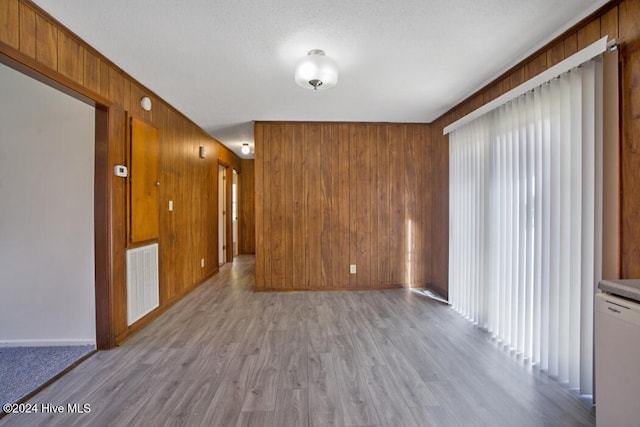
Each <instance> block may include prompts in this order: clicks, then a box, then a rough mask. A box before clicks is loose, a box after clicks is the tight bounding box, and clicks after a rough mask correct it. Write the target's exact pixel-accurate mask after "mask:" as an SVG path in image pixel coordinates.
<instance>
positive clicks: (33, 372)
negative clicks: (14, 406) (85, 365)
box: [0, 345, 95, 403]
mask: <svg viewBox="0 0 640 427" xmlns="http://www.w3.org/2000/svg"><path fill="white" fill-rule="evenodd" d="M93 350H95V346H94V345H82V346H60V347H0V403H15V402H18V401H19V400H20V399H22V398H23V397H25V396H27V395H28V394H30V393H32V392H33V391H34V390H36V389H37V388H38V387H40V386H42V385H43V384H45V383H46V382H47V381H49V380H50V379H51V378H53V377H55V376H56V375H58V374H59V373H61V372H62V371H64V370H65V369H67V368H68V367H69V366H71V365H73V364H74V363H75V362H77V361H78V360H80V359H81V358H82V357H83V356H85V355H87V354H88V353H90V352H92V351H93Z"/></svg>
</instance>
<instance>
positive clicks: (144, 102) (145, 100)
mask: <svg viewBox="0 0 640 427" xmlns="http://www.w3.org/2000/svg"><path fill="white" fill-rule="evenodd" d="M140 106H141V107H142V109H143V110H144V111H151V98H149V97H148V96H143V97H142V98H140Z"/></svg>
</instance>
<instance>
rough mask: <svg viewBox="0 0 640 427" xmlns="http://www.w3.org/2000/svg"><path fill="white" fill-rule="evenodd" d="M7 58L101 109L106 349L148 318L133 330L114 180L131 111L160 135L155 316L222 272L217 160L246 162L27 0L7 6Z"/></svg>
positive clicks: (120, 191) (120, 192) (5, 2)
mask: <svg viewBox="0 0 640 427" xmlns="http://www.w3.org/2000/svg"><path fill="white" fill-rule="evenodd" d="M0 60H2V61H3V62H5V63H8V64H9V65H11V66H14V67H16V68H18V69H20V70H21V71H23V72H25V73H27V74H29V75H31V76H33V77H35V78H37V79H39V80H43V81H45V82H47V83H48V84H51V85H53V86H55V87H57V88H59V89H62V90H64V91H65V92H67V93H70V94H71V95H73V96H76V97H78V98H80V99H83V100H85V101H87V102H91V103H94V104H95V105H96V106H98V107H99V110H98V111H99V114H98V115H97V116H98V118H99V120H97V121H96V123H97V124H98V126H101V127H104V129H103V130H100V129H98V128H97V129H96V132H97V135H96V140H97V146H96V147H97V148H96V162H97V163H96V164H97V167H96V195H95V196H96V221H97V223H96V232H97V233H96V241H97V243H98V244H99V246H97V257H96V259H97V261H98V262H97V268H98V269H99V271H97V272H96V276H97V283H100V284H102V283H106V286H108V289H100V290H98V292H97V294H98V300H97V306H98V310H99V313H98V318H100V319H101V320H100V322H99V323H100V324H102V323H105V322H106V323H108V325H107V326H108V327H107V329H108V331H107V332H105V334H104V336H102V335H101V334H100V333H99V335H100V336H98V346H99V348H108V347H110V346H112V345H114V344H115V342H116V341H119V340H122V339H124V338H125V337H126V336H127V335H128V334H130V333H131V332H132V331H133V330H135V329H136V328H138V327H140V326H141V325H142V324H144V323H145V322H146V321H148V320H149V317H147V318H145V319H143V320H141V321H140V322H138V323H137V324H134V325H133V326H132V327H128V326H127V319H126V312H127V310H126V274H125V247H126V246H125V245H126V234H125V233H126V218H125V200H126V198H125V194H126V188H125V181H124V180H123V179H122V178H116V177H114V176H113V165H115V164H126V160H125V159H126V156H125V147H126V129H127V127H126V120H125V117H126V116H127V114H128V115H130V116H133V117H138V118H140V119H142V120H144V121H145V122H148V123H150V124H151V125H152V126H154V127H156V128H157V129H158V134H159V139H160V238H159V246H160V303H161V308H160V309H159V310H157V311H156V313H155V314H157V313H158V312H160V311H162V310H163V309H166V307H168V306H169V305H170V304H172V303H173V302H175V301H177V300H178V299H179V298H181V297H182V296H183V295H185V294H186V293H187V292H189V291H190V290H191V289H193V288H194V287H195V286H197V285H198V284H199V283H201V282H202V281H204V280H205V279H206V278H207V277H209V276H211V275H212V274H213V273H215V272H216V271H217V265H218V261H217V260H218V245H217V238H218V237H217V236H218V230H217V227H218V221H217V215H218V214H217V212H218V210H217V203H218V202H217V191H218V181H217V167H218V161H219V160H220V161H222V162H224V163H225V164H227V165H230V166H232V167H233V168H235V169H236V170H238V171H240V172H241V164H240V159H239V158H238V157H237V156H235V155H234V154H233V153H232V152H231V151H229V150H228V149H227V148H226V147H224V146H222V145H221V144H220V143H219V142H218V141H216V140H215V139H213V138H212V137H211V136H209V135H208V134H207V133H205V132H204V131H203V130H202V129H200V128H199V127H198V126H196V125H195V124H194V123H193V122H191V121H190V120H188V119H187V118H186V117H185V116H183V115H182V114H181V113H180V112H178V111H176V110H175V109H174V108H173V107H171V106H170V105H169V104H167V103H166V102H164V101H163V100H162V99H161V98H159V97H158V96H157V95H155V94H154V93H152V92H151V91H149V90H148V89H147V88H145V87H144V86H142V85H141V84H139V83H138V82H137V81H136V80H135V79H133V78H132V77H131V76H129V75H127V74H126V73H125V72H124V71H123V70H121V69H119V68H118V67H117V66H115V65H114V64H113V63H112V62H111V61H109V60H108V59H107V58H105V57H104V56H103V55H101V54H100V53H99V52H97V51H96V50H95V49H93V48H92V47H91V46H89V45H88V44H86V43H85V42H84V41H82V40H81V39H80V38H78V37H77V36H75V35H74V34H73V33H72V32H70V31H69V30H68V29H66V28H65V27H64V26H63V25H61V24H60V23H58V22H57V21H56V20H55V19H53V18H52V17H51V16H49V15H48V14H47V13H46V12H45V11H43V10H41V9H40V8H39V7H38V6H36V5H35V4H33V3H32V2H30V1H27V0H0ZM142 96H149V97H150V98H151V100H152V103H153V108H152V110H151V111H149V112H147V111H144V110H143V109H142V108H141V106H140V102H139V100H140V98H141V97H142ZM104 111H107V113H104ZM105 117H106V119H105ZM200 146H204V147H205V148H206V150H207V157H206V158H205V159H200V158H199V156H198V152H199V147H200ZM169 200H173V202H174V211H173V212H169V210H168V203H169ZM103 229H104V230H105V231H104V232H102V230H103ZM105 251H106V252H105ZM202 258H204V259H205V267H204V268H202V267H201V266H200V260H201V259H202ZM105 312H106V313H105ZM150 317H153V315H151V316H150Z"/></svg>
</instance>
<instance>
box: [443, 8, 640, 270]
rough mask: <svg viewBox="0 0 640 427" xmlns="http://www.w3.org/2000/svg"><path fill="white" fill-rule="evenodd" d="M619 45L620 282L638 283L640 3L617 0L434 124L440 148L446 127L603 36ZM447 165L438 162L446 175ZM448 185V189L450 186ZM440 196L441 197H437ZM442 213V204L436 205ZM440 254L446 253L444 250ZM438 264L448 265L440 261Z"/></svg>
mask: <svg viewBox="0 0 640 427" xmlns="http://www.w3.org/2000/svg"><path fill="white" fill-rule="evenodd" d="M605 35H608V36H609V39H617V40H618V42H619V43H620V58H621V63H620V69H621V104H622V105H621V114H620V116H621V123H620V128H621V141H620V158H621V190H622V191H621V218H620V224H621V227H620V229H621V232H620V234H621V249H620V253H621V268H620V277H621V278H633V279H637V278H640V221H639V220H638V219H639V218H640V191H638V189H640V2H639V1H637V0H624V1H613V2H611V3H609V4H608V5H606V6H605V7H603V8H602V9H600V10H599V11H598V12H596V13H594V14H593V15H592V16H591V17H589V18H587V19H585V20H584V21H583V22H581V23H579V24H578V25H576V26H575V27H574V28H572V29H570V30H569V31H567V32H566V33H564V34H563V35H561V36H560V37H558V38H557V39H556V40H554V41H553V42H551V43H550V44H548V45H547V46H545V47H544V48H542V49H541V50H540V51H538V52H536V53H535V54H533V55H532V56H530V57H529V58H527V59H526V60H524V61H523V62H521V63H520V64H518V65H516V66H515V67H513V68H512V69H511V70H509V71H508V72H507V73H505V74H503V75H502V76H501V77H500V78H498V79H496V80H495V81H494V82H492V83H491V84H489V85H488V86H486V87H485V88H483V89H481V90H480V91H478V92H477V93H475V94H474V95H472V96H471V97H469V98H468V99H467V100H465V101H464V102H462V103H461V104H459V105H458V106H456V107H455V108H453V109H452V110H451V111H449V112H447V113H446V114H445V115H443V116H442V117H440V118H439V119H438V120H436V121H435V122H434V123H433V124H434V126H433V131H434V134H433V138H434V142H435V144H436V145H439V144H446V143H447V141H448V137H446V136H443V135H442V131H443V129H444V127H445V126H447V125H449V124H451V123H453V122H455V121H456V120H458V119H459V118H461V117H463V116H465V115H466V114H468V113H470V112H471V111H473V110H475V109H477V108H479V107H480V106H482V105H484V104H485V103H487V102H489V101H491V100H493V99H495V98H497V97H498V96H500V95H502V94H503V93H505V92H507V91H509V90H510V89H512V88H514V87H516V86H517V85H519V84H521V83H523V82H524V81H526V80H528V79H529V78H531V77H533V76H535V75H536V74H539V73H540V72H542V71H544V70H546V69H547V68H549V67H551V66H553V65H555V64H557V63H558V62H560V61H562V60H563V59H565V58H567V57H569V56H571V55H572V54H574V53H575V52H577V51H578V50H579V49H582V48H584V47H586V46H588V45H589V44H591V43H593V42H594V41H596V40H598V39H599V38H600V37H603V36H605ZM447 165H448V160H446V159H445V158H443V159H442V161H441V162H438V166H440V167H442V169H443V170H442V171H441V172H438V173H436V174H435V175H436V176H437V177H445V176H447V172H444V170H445V169H446V168H447ZM442 172H444V173H442ZM447 185H448V184H447ZM438 194H440V193H438ZM437 204H438V205H439V206H440V207H442V208H444V206H445V204H444V203H437ZM442 249H443V251H442V252H440V254H443V253H444V254H446V253H447V249H446V248H445V247H444V246H443V247H442ZM440 262H446V259H442V260H441V261H440Z"/></svg>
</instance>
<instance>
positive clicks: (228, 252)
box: [216, 160, 233, 263]
mask: <svg viewBox="0 0 640 427" xmlns="http://www.w3.org/2000/svg"><path fill="white" fill-rule="evenodd" d="M220 166H222V167H224V168H225V175H224V176H225V179H224V187H225V188H224V189H225V193H224V196H225V197H224V209H225V211H226V212H231V181H233V175H232V174H233V166H232V165H230V164H228V163H225V162H222V161H220V160H218V170H219V168H220ZM216 180H218V181H219V179H218V173H217V174H216ZM217 196H218V198H217V200H219V199H220V188H218V194H217ZM219 211H220V206H218V212H219ZM225 227H226V229H227V233H226V234H225V242H224V243H225V244H224V246H225V253H224V260H225V261H224V262H225V263H227V262H232V261H233V235H232V234H233V233H232V232H231V233H229V230H232V229H233V223H232V222H231V215H226V217H225ZM219 234H220V231H219V230H218V239H219V238H220V236H219ZM219 246H220V241H219V240H218V247H219ZM218 257H220V254H218Z"/></svg>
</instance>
